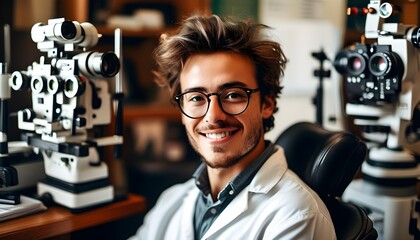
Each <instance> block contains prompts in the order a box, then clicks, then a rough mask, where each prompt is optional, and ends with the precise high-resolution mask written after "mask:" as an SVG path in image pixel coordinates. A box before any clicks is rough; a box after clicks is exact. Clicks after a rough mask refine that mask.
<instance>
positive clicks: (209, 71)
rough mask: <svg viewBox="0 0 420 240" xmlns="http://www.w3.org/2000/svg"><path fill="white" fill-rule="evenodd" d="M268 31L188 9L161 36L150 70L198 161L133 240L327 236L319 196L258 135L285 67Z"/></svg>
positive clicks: (268, 121) (267, 125)
mask: <svg viewBox="0 0 420 240" xmlns="http://www.w3.org/2000/svg"><path fill="white" fill-rule="evenodd" d="M267 29H268V27H267V26H264V25H261V24H257V23H253V22H251V21H242V20H233V19H230V18H226V19H222V18H220V17H218V16H216V15H213V16H192V17H190V18H188V19H186V20H185V22H184V24H183V25H182V26H181V27H180V29H179V31H178V32H177V33H176V34H174V35H171V36H167V35H165V36H164V37H162V40H161V43H160V45H159V47H158V48H157V49H156V51H155V54H156V60H157V64H158V71H157V72H156V75H157V77H158V81H159V83H161V84H162V85H164V86H168V87H169V89H170V92H171V95H172V97H173V100H174V103H176V104H177V105H178V106H179V109H180V110H181V112H182V113H183V115H182V122H183V124H184V125H185V128H186V131H187V135H188V138H189V141H190V143H191V145H192V146H193V148H194V149H195V150H196V151H197V153H198V154H199V155H200V156H201V159H202V161H203V164H202V165H201V166H200V167H199V168H198V169H197V170H196V172H195V173H194V175H193V177H192V179H191V180H190V181H187V182H186V183H183V184H179V185H175V186H173V187H171V188H169V189H168V190H166V191H165V192H164V193H162V195H161V197H160V198H159V200H158V202H157V203H156V205H155V206H154V208H153V209H152V210H151V211H150V212H149V213H148V214H147V215H146V217H145V222H144V224H143V226H141V227H140V228H139V230H138V232H137V234H136V235H135V236H133V237H132V239H335V232H334V226H333V223H332V221H331V218H330V215H329V213H328V210H327V209H326V207H325V205H324V204H323V202H322V200H321V199H320V198H319V197H318V195H317V194H316V193H315V192H314V191H312V190H311V189H310V188H309V187H308V186H307V185H305V184H304V183H303V181H301V180H300V179H299V178H298V177H297V176H296V174H294V173H293V172H292V171H291V170H289V169H288V167H287V162H286V159H285V157H284V153H283V150H282V149H281V147H279V146H275V145H273V144H272V143H271V142H269V141H265V140H264V133H265V132H267V131H269V130H270V129H271V128H273V127H274V117H273V113H274V112H276V111H277V104H276V99H277V97H278V96H279V94H280V92H281V87H280V77H282V75H283V72H284V67H285V64H286V58H285V56H284V54H283V51H282V49H281V48H280V46H279V44H278V43H276V42H274V41H271V40H270V39H269V38H267V37H266V36H265V33H267V32H266V30H267Z"/></svg>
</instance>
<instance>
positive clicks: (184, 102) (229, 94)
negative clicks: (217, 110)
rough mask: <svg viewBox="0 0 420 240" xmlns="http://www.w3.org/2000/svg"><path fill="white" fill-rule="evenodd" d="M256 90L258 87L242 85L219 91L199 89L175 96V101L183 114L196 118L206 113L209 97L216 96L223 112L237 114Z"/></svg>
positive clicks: (245, 107) (242, 109) (244, 108)
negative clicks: (243, 86)
mask: <svg viewBox="0 0 420 240" xmlns="http://www.w3.org/2000/svg"><path fill="white" fill-rule="evenodd" d="M258 91H259V89H258V88H256V89H248V88H242V87H232V88H225V89H223V90H222V91H220V92H219V93H207V94H206V93H204V92H201V91H191V92H185V93H182V94H179V95H177V96H175V101H176V102H177V103H178V105H179V108H180V109H181V111H182V113H183V114H184V115H185V116H187V117H189V118H194V119H196V118H201V117H203V116H204V115H206V114H207V112H208V110H209V106H210V101H211V100H210V97H211V96H217V99H218V102H219V106H220V107H221V109H222V110H223V112H224V113H226V114H229V115H238V114H241V113H243V112H244V111H245V110H246V109H247V107H248V104H249V98H250V96H251V94H253V93H255V92H258Z"/></svg>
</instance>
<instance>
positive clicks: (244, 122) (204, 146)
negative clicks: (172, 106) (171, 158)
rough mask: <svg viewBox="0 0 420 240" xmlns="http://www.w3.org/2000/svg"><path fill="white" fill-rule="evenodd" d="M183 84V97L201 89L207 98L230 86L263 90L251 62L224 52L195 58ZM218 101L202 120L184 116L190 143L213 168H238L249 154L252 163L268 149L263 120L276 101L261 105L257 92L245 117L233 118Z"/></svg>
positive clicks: (212, 100)
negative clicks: (266, 147) (265, 148)
mask: <svg viewBox="0 0 420 240" xmlns="http://www.w3.org/2000/svg"><path fill="white" fill-rule="evenodd" d="M180 83H181V92H182V93H184V92H188V91H191V90H197V89H198V90H200V91H203V92H204V93H206V94H208V93H219V92H220V91H221V90H223V89H225V88H226V87H227V86H229V87H232V86H233V87H243V88H248V89H256V88H258V87H259V86H258V84H257V80H256V79H255V67H254V65H253V63H252V62H251V60H250V59H249V58H247V57H244V56H241V55H238V54H231V53H223V52H219V53H212V54H197V55H193V56H191V57H190V58H189V59H188V60H187V62H186V63H185V65H184V68H183V70H182V72H181V76H180ZM217 98H218V96H216V95H212V96H210V104H209V109H208V112H207V113H206V114H205V115H204V116H203V117H201V118H198V119H192V118H189V117H187V116H185V115H182V122H183V123H184V125H185V127H186V130H187V135H188V138H189V141H190V143H191V145H192V146H193V148H194V149H195V150H196V151H197V152H198V153H199V154H200V155H201V156H202V158H203V160H204V161H205V162H206V163H207V165H208V166H210V167H213V168H228V167H231V166H234V165H235V164H237V163H238V162H239V160H241V159H244V158H241V157H242V156H244V155H245V154H247V156H246V159H248V162H249V159H250V158H254V157H256V156H257V155H258V154H260V152H261V151H263V149H264V131H263V123H262V120H263V118H268V117H270V116H271V114H272V113H273V109H274V100H272V99H268V101H267V103H264V104H262V105H261V97H260V92H256V93H253V94H251V95H250V98H249V105H248V108H247V109H246V110H245V111H244V112H243V113H241V114H239V115H229V114H226V113H225V112H223V110H222V109H221V106H220V105H219V102H218V99H217ZM241 161H242V160H241Z"/></svg>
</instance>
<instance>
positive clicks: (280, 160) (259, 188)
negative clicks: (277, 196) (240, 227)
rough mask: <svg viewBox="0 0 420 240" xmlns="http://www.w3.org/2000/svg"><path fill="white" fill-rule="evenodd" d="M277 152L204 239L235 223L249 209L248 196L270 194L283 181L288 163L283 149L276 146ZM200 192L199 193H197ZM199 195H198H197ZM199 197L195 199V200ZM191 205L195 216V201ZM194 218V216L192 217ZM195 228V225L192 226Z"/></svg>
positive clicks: (223, 213) (215, 222) (222, 214)
mask: <svg viewBox="0 0 420 240" xmlns="http://www.w3.org/2000/svg"><path fill="white" fill-rule="evenodd" d="M276 148H277V151H276V152H275V153H273V155H272V156H271V157H270V158H269V159H267V161H266V162H265V163H264V165H263V166H262V167H261V169H260V170H259V171H258V172H257V174H256V175H255V177H254V179H253V180H252V182H251V183H250V185H249V186H248V187H246V188H245V189H244V190H243V191H241V192H240V193H239V194H238V195H237V196H236V197H235V198H234V199H233V200H232V202H231V203H230V204H229V206H228V207H226V208H225V209H224V211H223V212H222V213H221V214H220V215H219V217H218V218H217V219H216V220H215V221H214V223H213V224H212V226H211V227H210V228H209V230H208V231H207V232H206V234H204V236H203V239H207V238H209V237H210V236H211V235H213V234H214V233H216V232H217V231H219V230H221V229H222V228H223V227H225V226H226V225H227V224H229V223H230V222H232V221H234V220H235V219H236V218H237V217H238V216H239V215H240V214H242V213H243V212H245V211H246V210H247V209H248V200H249V198H248V195H249V193H250V192H252V193H261V194H266V193H268V192H269V191H270V190H271V189H272V188H273V187H274V186H275V185H276V184H277V183H278V182H279V181H280V179H281V177H282V176H283V174H284V173H285V172H286V170H287V162H286V158H285V156H284V152H283V149H282V148H281V147H279V146H276ZM197 192H198V191H197ZM197 195H198V194H197ZM196 199H197V197H195V200H196ZM191 204H192V205H190V206H191V207H190V208H192V209H191V212H192V213H189V214H194V210H193V209H194V206H195V201H194V202H192V203H191ZM191 218H193V215H191ZM192 226H193V225H192Z"/></svg>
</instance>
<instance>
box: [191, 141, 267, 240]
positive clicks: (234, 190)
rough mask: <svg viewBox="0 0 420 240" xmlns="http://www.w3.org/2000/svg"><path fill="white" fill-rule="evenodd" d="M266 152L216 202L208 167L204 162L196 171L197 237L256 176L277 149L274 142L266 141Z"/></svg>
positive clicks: (234, 179)
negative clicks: (197, 192)
mask: <svg viewBox="0 0 420 240" xmlns="http://www.w3.org/2000/svg"><path fill="white" fill-rule="evenodd" d="M265 146H266V148H265V150H264V152H263V153H262V154H261V155H260V156H258V157H257V158H256V159H255V160H254V161H253V162H251V164H249V165H248V166H247V167H246V168H245V169H244V170H243V171H242V172H241V173H239V174H238V175H237V176H236V177H235V178H233V179H232V180H231V181H229V183H228V184H227V185H226V186H225V187H224V188H223V189H222V191H220V192H219V194H218V196H217V200H216V201H215V202H214V201H213V199H212V197H211V194H210V182H209V178H208V173H207V168H206V165H205V164H204V163H202V164H201V165H200V166H199V167H198V168H197V170H196V171H195V173H194V175H193V177H194V178H195V182H196V185H197V187H198V188H199V189H200V191H201V194H200V195H199V196H198V199H197V202H196V204H195V214H194V229H195V239H201V238H202V237H203V236H204V234H205V233H206V232H207V230H208V229H209V228H210V226H211V225H212V224H213V222H214V221H215V220H216V218H217V217H218V216H219V214H220V213H221V212H222V211H223V210H224V209H225V208H226V207H227V206H228V204H229V203H230V202H231V201H232V199H234V198H235V196H236V195H237V194H238V193H239V192H241V191H242V190H243V189H244V188H245V187H246V186H248V185H249V183H250V182H251V181H252V179H253V178H254V176H255V174H256V173H257V172H258V170H259V169H260V168H261V166H262V165H263V164H264V163H265V161H266V160H267V159H268V158H269V157H270V156H271V155H272V154H273V152H274V151H275V148H274V144H272V143H271V142H269V141H266V142H265Z"/></svg>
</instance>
